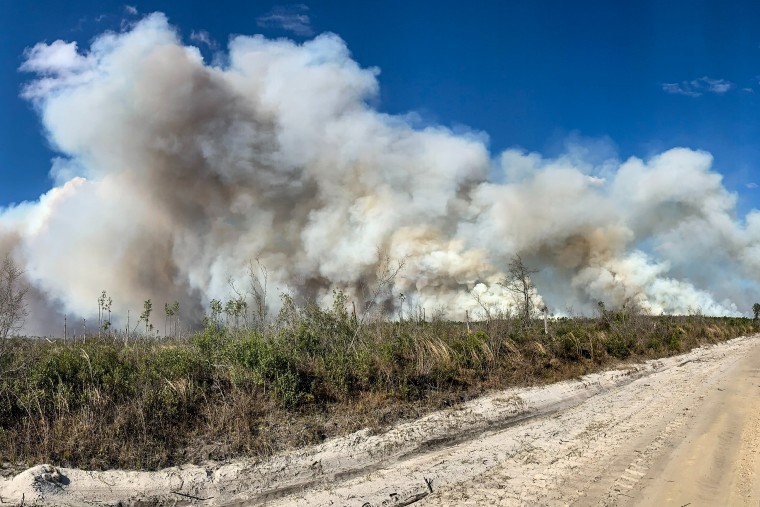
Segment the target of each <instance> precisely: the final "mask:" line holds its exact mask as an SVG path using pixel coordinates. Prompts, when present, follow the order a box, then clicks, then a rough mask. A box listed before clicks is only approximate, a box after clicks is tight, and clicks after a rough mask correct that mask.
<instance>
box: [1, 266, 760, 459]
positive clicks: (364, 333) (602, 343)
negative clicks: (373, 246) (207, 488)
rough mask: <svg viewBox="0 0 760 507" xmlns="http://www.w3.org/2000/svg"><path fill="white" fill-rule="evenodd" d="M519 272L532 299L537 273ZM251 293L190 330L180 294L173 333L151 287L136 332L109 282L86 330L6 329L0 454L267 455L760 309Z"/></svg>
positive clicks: (686, 336)
mask: <svg viewBox="0 0 760 507" xmlns="http://www.w3.org/2000/svg"><path fill="white" fill-rule="evenodd" d="M395 272H397V270H396V271H395ZM395 272H394V271H393V270H391V271H389V272H388V273H389V276H390V275H394V274H395ZM264 286H265V284H259V285H258V287H259V289H258V290H257V291H254V296H255V295H256V294H259V296H261V294H262V290H263V287H264ZM515 287H516V289H515V290H516V291H517V292H518V293H519V296H520V301H524V302H526V304H530V303H531V297H530V290H529V287H528V286H527V285H526V284H524V283H520V284H516V286H515ZM251 299H252V300H253V301H254V304H253V305H252V308H253V311H252V312H250V314H248V313H245V311H246V310H247V304H245V298H240V297H238V298H236V299H232V300H231V302H228V303H227V304H225V305H222V304H221V302H220V301H212V304H211V308H210V312H209V315H208V316H207V317H206V319H205V321H204V328H203V329H202V330H200V331H198V332H196V333H194V334H191V335H188V336H180V335H179V333H177V332H176V330H177V327H178V326H177V318H176V316H177V315H178V314H179V307H178V305H176V304H173V305H170V304H167V305H165V308H164V309H165V312H166V315H167V322H166V323H165V325H164V327H165V328H166V330H165V331H164V334H165V335H166V336H163V337H161V338H156V337H155V334H152V332H153V327H152V326H151V325H150V324H147V322H148V318H149V317H150V312H151V310H152V304H151V303H150V301H147V302H146V305H145V308H144V310H145V311H144V312H143V316H144V317H146V318H145V323H143V324H141V325H143V326H145V334H141V336H140V337H139V338H138V337H135V336H131V337H127V336H125V333H124V332H117V331H115V330H113V329H111V328H110V305H111V301H110V298H108V297H107V294H105V293H103V294H102V296H101V299H100V300H99V301H100V303H102V307H103V311H102V315H101V317H100V319H101V320H100V325H101V329H100V330H98V332H95V333H93V334H91V335H88V336H86V338H85V337H82V336H79V337H77V338H76V339H72V338H71V337H68V339H63V338H59V339H27V338H18V337H15V338H10V337H9V338H5V339H2V340H0V463H2V462H6V463H10V464H11V466H13V467H14V468H21V467H23V466H25V465H31V464H35V463H53V464H56V465H60V466H74V467H81V468H90V469H107V468H114V467H118V468H127V469H156V468H160V467H164V466H169V465H176V464H182V463H188V462H196V463H197V462H200V461H203V460H208V459H214V460H224V459H230V458H233V457H238V456H243V455H245V456H266V455H270V454H272V453H274V452H277V451H279V450H284V449H288V448H293V447H298V446H303V445H307V444H312V443H317V442H320V441H322V440H324V439H325V438H329V437H331V436H335V435H339V434H345V433H348V432H351V431H355V430H358V429H361V428H366V427H369V428H373V429H377V430H379V429H381V428H383V427H386V426H388V425H390V424H392V423H395V422H397V421H399V420H402V419H408V418H413V417H419V416H420V415H422V414H424V413H426V412H429V411H432V410H436V409H440V408H444V407H448V406H452V405H454V404H456V403H459V402H462V401H464V400H467V399H470V398H473V397H475V396H477V395H479V394H482V393H483V392H484V391H487V390H492V389H503V388H506V387H510V386H525V385H536V384H543V383H548V382H555V381H558V380H562V379H568V378H573V377H577V376H579V375H582V374H585V373H589V372H592V371H597V370H600V369H603V368H608V367H610V366H612V365H615V364H618V363H620V362H621V361H629V360H642V359H649V358H656V357H663V356H668V355H673V354H677V353H681V352H684V351H687V350H689V349H692V348H694V347H696V346H700V345H705V344H711V343H717V342H720V341H724V340H727V339H731V338H734V337H738V336H742V335H748V334H752V333H755V332H757V331H758V329H760V324H758V321H757V320H756V319H754V320H753V319H746V318H708V317H703V316H701V315H698V314H696V315H690V316H648V315H645V314H643V313H642V312H640V311H639V310H638V309H637V307H636V306H635V305H631V306H627V307H626V306H623V307H621V308H617V309H607V308H605V307H604V305H602V304H600V305H599V308H598V311H597V315H595V316H594V317H577V318H559V319H545V318H543V317H542V313H541V312H540V311H538V310H536V309H532V308H531V309H529V311H527V312H526V311H524V310H525V308H521V309H519V311H516V312H514V313H513V314H508V315H505V314H499V313H497V312H490V311H484V312H483V315H482V316H481V317H482V318H478V319H469V318H468V319H467V320H466V321H464V322H452V321H447V320H443V319H441V318H438V317H435V316H433V317H428V318H426V317H425V315H424V312H421V311H417V310H415V309H406V310H405V311H404V314H403V315H401V316H398V315H397V316H396V318H395V319H393V320H391V319H388V318H386V317H383V316H382V315H381V313H380V312H379V311H378V312H368V313H365V314H363V315H359V316H357V315H356V314H355V312H354V310H353V306H352V304H351V302H350V301H349V300H348V299H347V298H346V296H345V295H344V294H343V293H341V292H335V293H334V299H333V304H332V307H330V308H320V307H318V306H316V305H314V304H308V303H304V304H297V303H296V302H295V301H294V300H293V299H292V298H291V297H289V296H283V305H282V310H281V311H280V313H279V315H278V316H276V318H273V319H271V320H268V319H266V318H265V311H264V308H263V306H262V305H261V304H258V305H256V301H258V302H259V303H261V300H262V299H261V298H259V299H257V298H256V297H253V298H251ZM402 308H403V306H402ZM244 313H245V315H251V316H252V317H250V318H248V317H245V315H243V314H244ZM256 315H258V316H259V317H257V318H254V317H255V316H256ZM543 316H544V317H545V316H546V314H545V313H544V314H543ZM244 317H245V318H244ZM399 317H400V318H399Z"/></svg>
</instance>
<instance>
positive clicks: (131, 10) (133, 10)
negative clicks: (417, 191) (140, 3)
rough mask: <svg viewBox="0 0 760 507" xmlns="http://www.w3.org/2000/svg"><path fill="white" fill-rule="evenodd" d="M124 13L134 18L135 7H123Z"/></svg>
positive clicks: (135, 13)
mask: <svg viewBox="0 0 760 507" xmlns="http://www.w3.org/2000/svg"><path fill="white" fill-rule="evenodd" d="M124 11H125V12H126V13H127V14H131V15H132V16H136V15H137V7H135V6H134V5H125V6H124Z"/></svg>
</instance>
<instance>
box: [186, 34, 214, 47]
mask: <svg viewBox="0 0 760 507" xmlns="http://www.w3.org/2000/svg"><path fill="white" fill-rule="evenodd" d="M190 40H191V41H193V42H198V43H201V44H205V45H206V46H208V47H209V48H211V49H216V48H218V47H219V45H218V44H217V43H216V41H215V40H214V39H212V38H211V35H210V34H209V33H208V32H207V31H206V30H193V31H192V32H190Z"/></svg>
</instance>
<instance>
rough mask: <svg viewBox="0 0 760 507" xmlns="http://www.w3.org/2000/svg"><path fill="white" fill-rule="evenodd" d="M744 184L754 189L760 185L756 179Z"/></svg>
mask: <svg viewBox="0 0 760 507" xmlns="http://www.w3.org/2000/svg"><path fill="white" fill-rule="evenodd" d="M744 186H745V187H747V188H749V189H750V190H754V189H755V188H757V186H758V185H757V183H755V182H754V181H750V182H749V183H747V184H746V185H744Z"/></svg>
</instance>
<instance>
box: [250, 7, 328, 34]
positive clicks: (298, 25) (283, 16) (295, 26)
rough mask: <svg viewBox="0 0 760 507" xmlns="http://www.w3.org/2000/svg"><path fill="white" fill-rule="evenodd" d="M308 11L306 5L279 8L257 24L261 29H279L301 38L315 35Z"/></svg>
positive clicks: (258, 20)
mask: <svg viewBox="0 0 760 507" xmlns="http://www.w3.org/2000/svg"><path fill="white" fill-rule="evenodd" d="M308 10H309V7H308V6H306V5H304V4H298V5H282V6H277V7H275V8H273V9H272V10H271V11H269V13H267V14H265V15H263V16H260V17H259V18H257V19H256V24H257V25H258V26H259V27H260V28H279V29H281V30H285V31H287V32H292V33H294V34H296V35H301V36H309V35H313V34H314V30H312V28H311V20H310V19H309V16H308V15H307V14H306V12H307V11H308Z"/></svg>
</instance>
